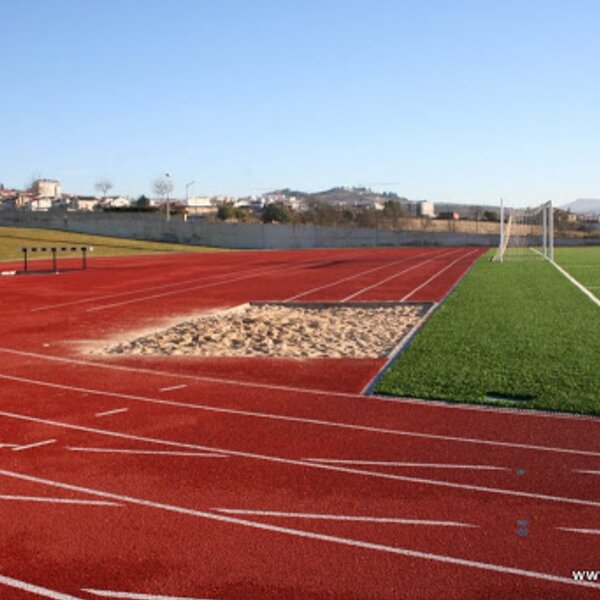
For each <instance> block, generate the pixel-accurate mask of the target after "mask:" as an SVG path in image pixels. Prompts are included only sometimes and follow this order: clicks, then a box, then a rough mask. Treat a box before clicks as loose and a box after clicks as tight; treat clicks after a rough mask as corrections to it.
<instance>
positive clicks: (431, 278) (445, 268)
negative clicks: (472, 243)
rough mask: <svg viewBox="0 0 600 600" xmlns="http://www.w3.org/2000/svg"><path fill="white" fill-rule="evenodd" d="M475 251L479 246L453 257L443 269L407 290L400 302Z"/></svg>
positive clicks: (477, 250)
mask: <svg viewBox="0 0 600 600" xmlns="http://www.w3.org/2000/svg"><path fill="white" fill-rule="evenodd" d="M475 252H479V248H476V249H475V250H471V251H470V252H467V253H466V254H463V255H462V256H459V257H458V258H455V259H454V260H453V261H452V262H451V263H449V264H447V265H446V266H445V267H444V268H443V269H440V270H439V271H438V272H437V273H435V274H434V275H432V276H431V277H430V278H429V279H428V280H427V281H424V282H423V283H422V284H421V285H419V286H417V287H416V288H415V289H414V290H412V292H409V293H408V294H406V296H404V297H403V298H402V299H401V300H400V302H406V301H407V300H408V299H409V298H410V297H411V296H414V295H415V294H416V293H417V292H418V291H419V290H421V289H423V288H424V287H425V286H426V285H427V284H429V283H431V282H432V281H433V280H434V279H437V278H438V277H439V276H440V275H441V274H442V273H444V272H445V271H447V270H448V269H449V268H450V267H453V266H454V265H455V264H456V263H457V262H460V261H461V260H464V259H465V258H467V257H468V256H471V254H475Z"/></svg>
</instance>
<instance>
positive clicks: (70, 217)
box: [0, 210, 598, 249]
mask: <svg viewBox="0 0 600 600" xmlns="http://www.w3.org/2000/svg"><path fill="white" fill-rule="evenodd" d="M0 225H2V226H7V227H42V228H48V229H58V230H65V231H74V232H79V233H90V234H97V235H110V236H114V237H122V238H131V239H139V240H151V241H160V242H179V243H184V244H194V245H204V246H214V247H217V248H239V249H243V248H249V249H268V248H341V247H356V246H420V245H426V246H463V245H467V246H468V245H472V246H497V245H498V235H495V234H467V233H459V232H434V231H430V232H427V231H425V232H424V231H388V230H383V229H379V230H378V229H364V228H346V227H319V226H316V225H274V224H261V223H211V222H205V221H188V222H185V221H183V219H182V218H181V217H173V218H172V219H171V221H170V222H169V223H167V222H166V221H165V219H164V216H161V215H158V214H155V213H111V212H107V213H85V212H69V213H66V212H58V211H57V212H47V213H25V212H21V211H16V210H12V211H11V210H4V211H0ZM564 241H565V242H567V243H568V244H569V245H582V244H584V243H586V242H587V243H593V242H594V240H581V239H577V240H572V239H569V240H564ZM560 242H561V240H557V244H558V243H560ZM595 243H598V240H595Z"/></svg>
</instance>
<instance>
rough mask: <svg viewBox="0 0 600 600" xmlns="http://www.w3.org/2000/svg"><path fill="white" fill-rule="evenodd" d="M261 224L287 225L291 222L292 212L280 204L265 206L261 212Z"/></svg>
mask: <svg viewBox="0 0 600 600" xmlns="http://www.w3.org/2000/svg"><path fill="white" fill-rule="evenodd" d="M262 220H263V223H275V222H276V223H289V222H290V221H291V220H292V211H291V210H290V209H289V208H288V207H287V206H285V204H282V203H281V202H273V203H272V204H267V206H265V209H264V210H263V215H262Z"/></svg>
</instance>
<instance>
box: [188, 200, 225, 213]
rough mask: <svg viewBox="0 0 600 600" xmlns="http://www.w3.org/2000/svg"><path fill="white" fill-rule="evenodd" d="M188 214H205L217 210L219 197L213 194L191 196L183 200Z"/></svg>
mask: <svg viewBox="0 0 600 600" xmlns="http://www.w3.org/2000/svg"><path fill="white" fill-rule="evenodd" d="M182 204H183V206H184V207H185V212H186V214H188V215H204V214H209V213H214V212H216V211H217V208H218V205H219V199H218V198H213V197H211V196H191V197H190V198H188V199H187V200H184V201H183V202H182Z"/></svg>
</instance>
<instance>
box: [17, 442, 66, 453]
mask: <svg viewBox="0 0 600 600" xmlns="http://www.w3.org/2000/svg"><path fill="white" fill-rule="evenodd" d="M55 442H56V440H55V439H54V440H44V441H42V442H34V443H33V444H27V445H26V446H15V447H14V448H13V449H12V450H13V452H21V451H22V450H30V449H31V448H39V447H40V446H47V445H48V444H54V443H55Z"/></svg>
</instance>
